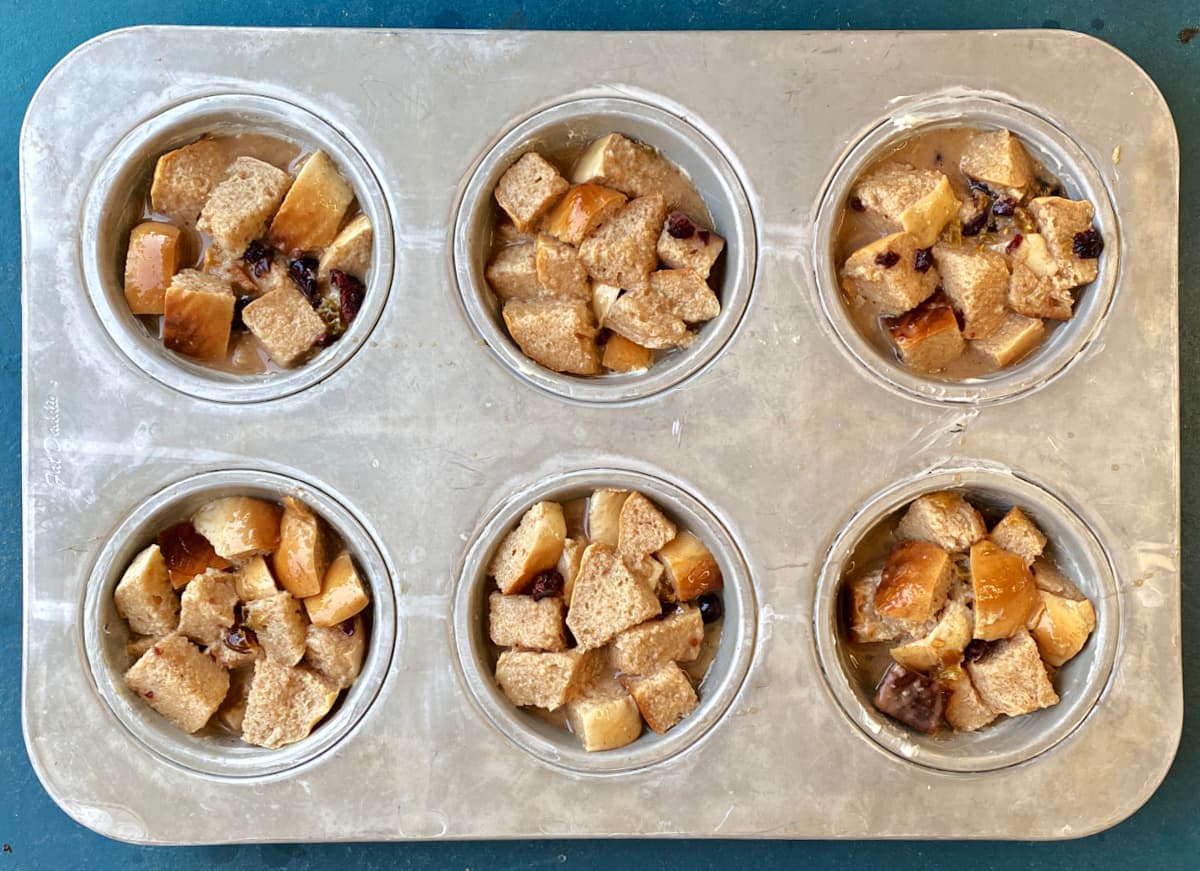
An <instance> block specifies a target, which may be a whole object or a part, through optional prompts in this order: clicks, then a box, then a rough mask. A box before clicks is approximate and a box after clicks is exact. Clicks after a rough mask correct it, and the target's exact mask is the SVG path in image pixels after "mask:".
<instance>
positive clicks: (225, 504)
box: [192, 496, 282, 560]
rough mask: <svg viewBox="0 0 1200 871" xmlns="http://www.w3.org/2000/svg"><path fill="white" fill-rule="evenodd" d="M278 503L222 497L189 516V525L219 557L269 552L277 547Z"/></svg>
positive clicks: (243, 556)
mask: <svg viewBox="0 0 1200 871" xmlns="http://www.w3.org/2000/svg"><path fill="white" fill-rule="evenodd" d="M281 514H282V511H281V510H280V508H279V506H278V505H276V504H275V503H274V502H268V501H266V500H265V499H255V498H253V497H250V496H224V497H222V498H220V499H213V500H212V501H211V502H206V503H205V504H204V505H201V506H200V508H199V509H197V511H196V513H195V514H193V515H192V526H193V527H195V529H196V531H197V532H198V533H200V534H201V535H203V536H204V537H205V538H207V539H208V540H209V542H210V543H211V544H212V546H213V550H214V551H216V552H217V555H218V556H221V557H224V558H225V559H230V560H244V559H247V558H248V557H252V556H258V555H261V554H264V553H270V552H271V551H273V550H275V548H277V547H278V546H279V517H280V515H281Z"/></svg>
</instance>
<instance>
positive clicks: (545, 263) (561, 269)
mask: <svg viewBox="0 0 1200 871" xmlns="http://www.w3.org/2000/svg"><path fill="white" fill-rule="evenodd" d="M534 248H535V250H534V265H535V267H536V269H537V280H538V284H540V285H541V286H542V287H543V288H544V289H545V291H546V293H545V297H546V298H548V299H561V300H566V301H580V302H591V299H592V286H591V284H590V283H589V282H588V273H587V270H586V269H584V268H583V261H581V260H580V259H579V250H578V249H577V248H575V247H573V246H571V245H567V244H566V243H564V242H559V241H558V240H557V239H555V238H554V237H553V236H547V235H546V234H545V233H543V234H542V235H540V236H538V238H537V243H536V244H535V246H534Z"/></svg>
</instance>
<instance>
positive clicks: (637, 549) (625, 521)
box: [617, 491, 679, 565]
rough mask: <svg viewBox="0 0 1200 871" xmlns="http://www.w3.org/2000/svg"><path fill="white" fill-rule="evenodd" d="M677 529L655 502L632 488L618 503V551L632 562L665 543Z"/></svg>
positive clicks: (623, 557) (673, 536) (622, 556)
mask: <svg viewBox="0 0 1200 871" xmlns="http://www.w3.org/2000/svg"><path fill="white" fill-rule="evenodd" d="M678 532H679V527H677V526H676V525H675V524H674V523H672V522H671V520H670V519H669V518H668V517H667V515H665V514H663V513H662V511H660V510H659V508H658V506H657V505H655V504H654V503H653V502H651V501H650V500H649V499H647V498H646V497H645V496H643V495H642V494H641V493H638V492H637V491H634V492H633V493H630V494H629V498H628V499H626V500H625V502H624V503H623V504H622V505H621V515H620V518H619V520H618V523H617V553H619V554H620V555H621V558H622V559H624V560H625V561H626V562H628V563H630V564H631V565H632V564H633V563H636V562H637V561H639V560H640V559H641V558H642V557H644V556H647V555H649V554H652V553H654V552H655V551H656V550H659V549H661V548H662V547H664V546H666V545H667V544H668V543H669V542H670V541H671V540H672V539H673V538H675V535H676V534H677V533H678Z"/></svg>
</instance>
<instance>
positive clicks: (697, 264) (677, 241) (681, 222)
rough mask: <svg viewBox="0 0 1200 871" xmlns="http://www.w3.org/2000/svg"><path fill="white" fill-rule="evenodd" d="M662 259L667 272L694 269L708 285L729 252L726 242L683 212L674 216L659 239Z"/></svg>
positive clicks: (664, 223) (664, 225)
mask: <svg viewBox="0 0 1200 871" xmlns="http://www.w3.org/2000/svg"><path fill="white" fill-rule="evenodd" d="M657 248H658V259H659V260H660V261H661V262H662V264H663V266H664V267H666V268H667V269H691V270H693V271H694V272H695V273H696V274H697V275H699V276H700V277H701V278H702V279H704V280H705V281H707V280H708V276H709V274H710V273H711V272H712V268H713V264H714V263H716V262H717V258H718V257H720V256H721V252H722V251H724V250H725V240H724V239H723V238H721V237H720V236H718V235H717V234H716V233H715V232H713V231H712V230H708V229H705V228H704V227H702V226H700V225H698V224H696V222H695V221H693V220H692V219H691V218H689V217H688V216H687V215H685V214H684V213H683V212H671V214H669V215H667V219H666V221H664V222H663V228H662V233H660V234H659V236H658V246H657Z"/></svg>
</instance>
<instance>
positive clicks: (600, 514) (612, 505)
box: [587, 487, 629, 547]
mask: <svg viewBox="0 0 1200 871" xmlns="http://www.w3.org/2000/svg"><path fill="white" fill-rule="evenodd" d="M628 498H629V491H628V490H614V489H613V488H611V487H601V488H599V489H597V490H593V491H592V495H591V496H590V497H589V498H588V514H587V534H588V538H589V539H591V542H592V544H607V545H608V546H609V547H616V546H617V539H618V536H619V535H620V529H621V507H622V506H623V505H624V504H625V500H626V499H628Z"/></svg>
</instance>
